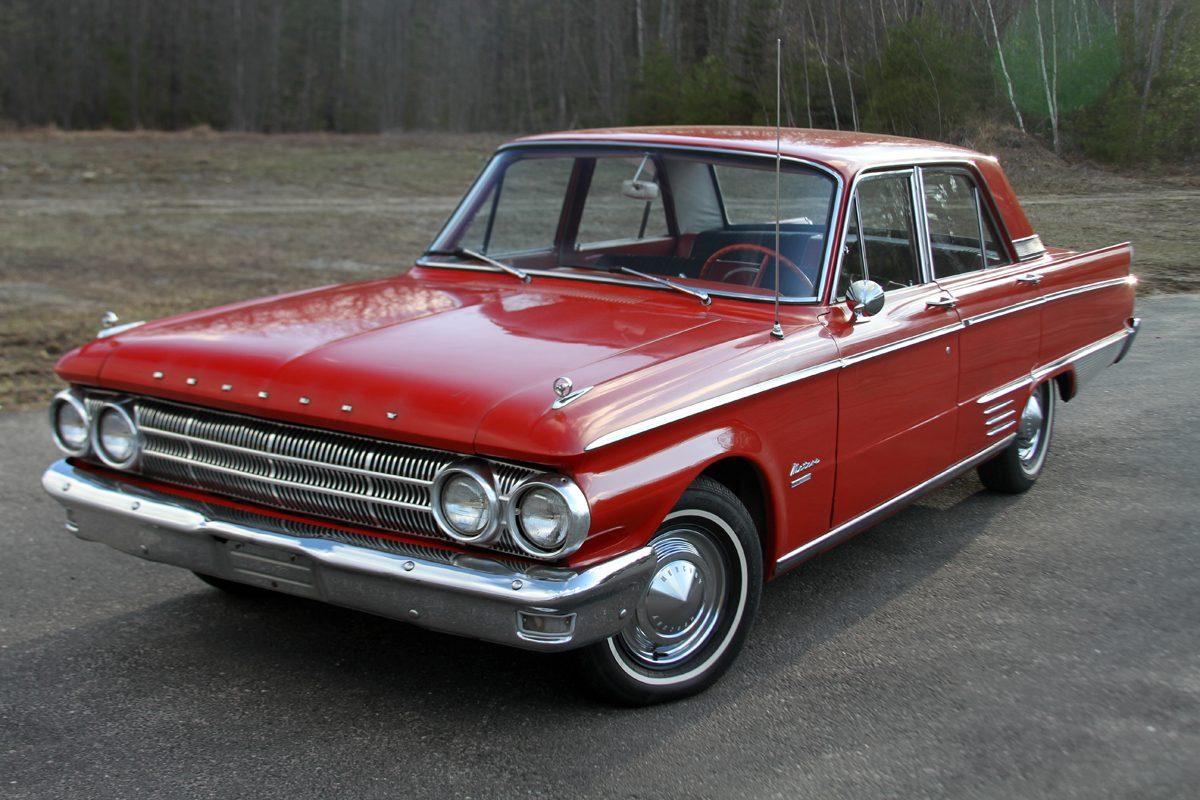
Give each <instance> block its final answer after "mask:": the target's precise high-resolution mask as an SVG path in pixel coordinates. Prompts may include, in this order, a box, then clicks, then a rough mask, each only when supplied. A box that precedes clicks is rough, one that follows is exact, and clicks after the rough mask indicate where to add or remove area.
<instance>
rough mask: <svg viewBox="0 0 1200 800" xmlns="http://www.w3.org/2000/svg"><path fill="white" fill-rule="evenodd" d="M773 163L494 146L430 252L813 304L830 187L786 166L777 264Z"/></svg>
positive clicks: (816, 175)
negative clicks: (639, 276) (644, 277)
mask: <svg viewBox="0 0 1200 800" xmlns="http://www.w3.org/2000/svg"><path fill="white" fill-rule="evenodd" d="M775 180H776V177H775V163H774V159H773V158H759V157H743V156H733V155H725V154H715V153H705V152H703V151H699V150H698V151H679V150H658V151H656V150H655V149H654V148H645V149H643V148H636V149H634V148H622V149H616V148H613V147H611V146H609V147H604V146H596V147H586V146H581V147H578V148H571V149H570V150H567V149H564V148H550V147H529V148H513V149H509V150H504V151H501V152H500V153H499V154H498V155H497V156H496V157H495V158H494V159H493V160H492V162H491V163H490V164H489V165H488V167H487V168H486V169H485V170H484V172H483V174H482V175H481V176H480V178H479V180H478V181H477V182H476V184H475V186H473V187H472V188H471V190H470V192H469V193H468V194H467V197H466V198H465V199H464V201H463V203H462V204H461V205H460V207H459V210H458V211H456V212H455V214H454V216H452V217H451V218H450V221H449V222H447V224H446V227H445V228H444V229H443V230H442V232H441V234H439V236H438V238H437V240H436V241H435V242H434V244H433V246H432V247H431V248H430V250H429V251H428V252H427V254H426V255H427V256H438V257H439V258H438V259H437V261H438V262H439V263H441V264H446V263H447V262H446V260H445V259H446V258H457V259H460V260H462V261H464V262H465V261H467V260H469V257H468V256H466V255H465V254H463V253H462V252H461V249H462V248H466V249H470V250H474V251H476V252H479V253H483V254H485V255H487V256H489V257H491V258H494V259H499V260H502V261H504V262H505V263H506V264H509V265H511V266H514V267H518V268H521V269H525V270H531V271H535V273H536V271H543V270H548V271H554V270H563V271H572V272H574V273H576V276H578V275H579V273H581V272H582V271H584V270H591V271H596V272H602V273H607V274H609V275H613V274H615V275H629V272H627V270H635V271H638V272H643V273H648V274H650V275H654V276H659V277H664V278H668V279H670V280H671V281H674V282H677V283H681V284H684V285H687V286H692V287H694V288H698V289H703V290H706V291H720V290H724V291H726V292H727V293H732V294H736V295H738V296H740V297H746V298H749V299H755V298H762V299H770V298H772V297H773V295H774V293H775V283H776V273H777V272H778V276H779V278H778V282H779V286H780V293H781V295H782V296H783V297H784V298H785V299H790V300H793V301H806V302H811V301H815V300H816V296H817V293H818V292H817V287H818V286H819V285H820V281H821V274H822V272H823V270H824V268H825V258H826V243H827V241H828V238H829V235H828V234H829V225H830V219H831V216H832V212H833V201H834V196H835V193H836V188H837V184H836V182H835V180H834V179H833V178H832V177H830V175H829V174H827V173H825V172H824V171H822V170H819V169H817V168H814V167H810V166H807V165H802V164H797V163H794V162H788V161H786V160H785V161H784V162H783V166H782V170H781V173H780V176H779V185H780V203H779V207H780V210H781V213H780V217H781V220H780V226H779V227H780V235H779V252H780V254H781V256H782V257H781V258H780V259H779V264H778V265H776V263H775V243H776V238H775V224H776V219H775V216H776V205H775Z"/></svg>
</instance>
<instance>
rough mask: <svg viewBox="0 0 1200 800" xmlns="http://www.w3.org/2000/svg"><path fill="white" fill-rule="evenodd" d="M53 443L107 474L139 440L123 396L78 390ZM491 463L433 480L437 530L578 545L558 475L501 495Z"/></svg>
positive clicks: (465, 466) (584, 511) (577, 515)
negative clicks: (106, 469)
mask: <svg viewBox="0 0 1200 800" xmlns="http://www.w3.org/2000/svg"><path fill="white" fill-rule="evenodd" d="M50 430H51V432H52V435H53V437H54V442H55V444H57V445H58V447H59V449H61V450H62V451H63V452H64V453H66V454H67V455H70V456H74V457H76V458H86V459H91V460H95V461H99V462H101V463H103V464H105V465H106V466H109V467H111V468H113V469H120V470H134V469H137V467H138V465H139V461H140V459H141V453H142V436H141V434H140V432H139V431H138V423H137V414H136V412H135V411H134V406H133V402H132V400H131V399H130V398H128V397H121V396H118V395H111V394H107V393H105V394H100V393H97V394H93V395H91V396H89V397H85V396H84V394H83V393H82V392H80V391H79V390H76V389H67V390H64V391H62V392H59V393H58V394H57V395H55V397H54V399H53V400H52V401H51V403H50ZM500 486H501V483H500V481H498V480H497V477H496V474H495V471H494V470H493V466H492V464H491V463H490V462H488V461H485V460H484V459H481V458H466V459H462V460H460V461H455V462H453V463H451V464H449V465H448V466H446V467H445V468H443V469H442V470H441V471H440V472H439V473H438V474H437V476H436V477H435V478H434V480H433V484H432V487H431V497H430V509H431V511H432V512H433V516H434V518H435V519H436V520H437V524H438V527H439V528H441V530H442V532H443V533H445V534H446V535H447V536H449V537H450V538H451V539H454V540H455V541H458V542H462V543H464V544H472V545H482V546H494V545H495V544H496V543H498V542H500V541H501V540H502V539H503V538H504V537H505V535H506V534H507V537H508V539H509V540H511V541H512V543H513V544H515V545H516V546H517V547H518V548H519V549H520V550H521V551H523V552H524V553H526V554H527V555H529V556H532V557H534V558H539V559H554V558H561V557H563V556H566V555H568V554H570V553H573V552H574V551H575V550H577V549H578V548H579V546H580V545H581V544H583V539H584V537H585V536H586V535H587V532H588V526H589V525H590V523H591V512H590V511H589V509H588V503H587V499H586V498H585V497H584V496H583V492H582V491H581V490H580V488H579V487H578V486H576V485H575V483H574V482H573V481H572V480H570V479H569V478H567V477H565V476H563V475H557V474H554V473H541V474H536V475H532V476H531V477H529V478H526V479H525V480H523V481H521V482H520V483H518V484H517V485H516V486H514V487H512V488H511V490H509V492H508V495H507V496H503V495H502V494H501V491H500Z"/></svg>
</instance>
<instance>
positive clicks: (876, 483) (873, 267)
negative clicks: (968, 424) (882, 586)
mask: <svg viewBox="0 0 1200 800" xmlns="http://www.w3.org/2000/svg"><path fill="white" fill-rule="evenodd" d="M917 208H918V196H917V186H916V176H915V173H914V171H913V170H911V169H908V170H898V171H890V172H883V173H877V174H873V175H870V176H868V177H865V178H863V179H862V180H860V181H859V183H858V186H857V188H856V190H855V196H854V198H853V199H852V202H851V207H850V216H849V219H848V221H847V230H846V234H845V236H844V237H843V248H842V254H841V255H842V261H841V266H840V273H839V279H838V283H837V288H836V290H835V293H836V295H837V299H838V300H839V301H840V300H841V299H842V298H844V297H845V292H846V287H848V286H849V284H850V282H852V281H855V280H860V279H867V280H872V281H874V282H876V283H878V284H879V285H880V286H882V287H883V289H884V291H885V302H884V307H883V310H882V311H880V312H879V313H878V314H876V315H874V316H872V317H869V318H866V319H863V320H859V321H855V320H854V319H852V317H851V315H850V314H849V312H848V311H847V310H846V309H845V308H844V307H842V306H835V307H834V308H833V310H832V311H831V312H830V314H829V316H828V325H829V329H830V332H831V333H832V334H833V335H834V337H835V341H836V342H837V344H838V347H839V349H840V351H841V355H842V358H843V361H844V364H845V366H844V368H843V369H842V370H841V371H840V372H839V378H838V381H839V383H838V445H837V447H838V458H837V486H836V489H835V492H834V508H833V518H832V520H831V524H832V525H834V526H836V525H839V524H841V523H843V522H845V521H847V520H849V519H852V518H854V517H856V516H858V515H860V514H863V513H865V512H867V511H870V510H871V509H873V508H876V507H877V506H880V505H882V504H884V503H886V502H887V501H888V500H891V499H892V498H894V497H896V496H898V495H900V494H902V493H904V492H905V491H906V490H907V489H909V488H911V487H913V486H915V485H917V484H919V483H921V482H922V481H924V480H926V479H927V478H930V477H932V476H933V475H936V474H937V473H939V472H941V471H942V470H944V469H945V468H946V467H948V466H949V465H950V464H951V463H952V456H953V445H954V436H955V426H956V409H957V405H956V403H955V399H956V393H957V385H958V336H959V330H960V328H961V325H960V324H959V317H958V313H957V312H956V311H955V310H954V308H953V304H952V303H951V302H949V301H948V300H947V298H945V297H944V296H943V292H942V289H941V288H940V287H939V286H938V285H937V284H936V283H934V282H933V281H931V280H930V279H929V277H928V268H927V265H926V263H925V262H926V259H925V258H924V255H923V249H922V247H923V246H922V241H923V239H924V237H923V235H922V233H921V232H922V228H921V220H920V219H919V217H918V215H917V213H916V209H917Z"/></svg>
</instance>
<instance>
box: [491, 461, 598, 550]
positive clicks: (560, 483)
mask: <svg viewBox="0 0 1200 800" xmlns="http://www.w3.org/2000/svg"><path fill="white" fill-rule="evenodd" d="M507 521H508V528H509V531H510V532H511V533H512V537H513V541H515V542H516V543H517V546H518V547H520V548H521V549H522V550H524V551H525V552H526V553H528V554H529V555H531V556H535V557H537V558H557V557H560V556H564V555H567V554H568V553H571V552H574V551H575V550H577V549H578V548H579V545H581V544H582V543H583V537H584V536H585V535H587V529H588V525H589V524H590V522H591V512H590V511H589V510H588V505H587V500H586V499H585V498H584V496H583V492H582V491H580V489H579V487H578V486H576V485H575V484H574V483H573V482H571V481H570V480H569V479H567V478H565V477H563V476H562V475H551V474H545V475H536V476H534V477H532V478H530V479H529V480H527V481H525V482H524V483H522V484H521V485H520V486H518V487H517V489H516V491H514V492H513V494H512V497H511V498H510V500H509V504H508V520H507Z"/></svg>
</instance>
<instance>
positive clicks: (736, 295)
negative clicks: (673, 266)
mask: <svg viewBox="0 0 1200 800" xmlns="http://www.w3.org/2000/svg"><path fill="white" fill-rule="evenodd" d="M417 266H418V267H437V268H439V269H458V270H465V271H467V272H500V270H498V269H496V268H495V267H488V266H485V265H483V264H450V263H447V262H445V261H430V260H427V259H425V258H424V257H422V258H419V259H417ZM566 269H570V268H569V267H568V268H566ZM576 269H581V270H586V269H587V268H586V267H576ZM595 272H596V274H595V275H589V274H583V273H579V272H564V271H563V270H562V269H527V270H525V273H526V274H528V275H534V276H537V277H539V278H563V279H565V280H571V281H583V282H586V283H605V284H611V285H614V286H628V287H631V288H634V289H654V290H656V291H660V292H670V291H672V290H671V289H669V288H668V287H666V286H663V285H661V284H658V283H651V282H650V281H642V280H637V279H636V278H619V277H616V276H614V275H610V274H608V273H604V272H600V271H599V270H596V271H595ZM501 274H503V273H501ZM688 288H692V287H690V286H689V287H688ZM704 291H705V292H706V293H707V294H709V295H710V296H712V297H723V298H726V299H729V300H750V301H753V302H756V303H771V302H774V300H775V298H774V296H773V295H760V294H746V293H744V292H731V291H725V290H724V289H709V288H707V287H706V288H705V289H704ZM779 302H780V304H782V305H814V304H816V303H817V302H818V301H817V300H816V299H815V298H800V299H788V298H786V297H781V298H779ZM768 322H770V320H768Z"/></svg>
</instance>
